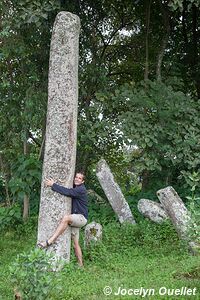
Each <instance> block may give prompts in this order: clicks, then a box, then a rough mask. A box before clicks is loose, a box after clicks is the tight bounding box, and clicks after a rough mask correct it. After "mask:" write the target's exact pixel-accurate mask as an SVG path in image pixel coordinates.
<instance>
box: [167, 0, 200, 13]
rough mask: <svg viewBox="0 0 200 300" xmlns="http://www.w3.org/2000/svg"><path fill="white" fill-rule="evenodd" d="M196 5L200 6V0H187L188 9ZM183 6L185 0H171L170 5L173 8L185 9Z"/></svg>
mask: <svg viewBox="0 0 200 300" xmlns="http://www.w3.org/2000/svg"><path fill="white" fill-rule="evenodd" d="M193 5H195V6H196V7H199V0H189V1H187V9H188V10H191V8H192V6H193ZM183 6H184V1H183V0H171V1H170V2H169V7H170V8H171V9H172V10H176V9H179V10H181V11H182V10H183Z"/></svg>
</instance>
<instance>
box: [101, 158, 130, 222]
mask: <svg viewBox="0 0 200 300" xmlns="http://www.w3.org/2000/svg"><path fill="white" fill-rule="evenodd" d="M96 174H97V177H98V180H99V183H100V184H101V187H102V189H103V190H104V193H105V194H106V196H107V198H108V200H109V202H110V204H111V206H112V208H113V210H114V211H115V213H116V214H117V216H118V218H119V221H120V223H123V222H129V223H132V224H135V220H134V217H133V215H132V212H131V210H130V207H129V205H128V203H127V201H126V199H125V198H124V195H123V194H122V192H121V189H120V187H119V185H118V184H117V183H116V182H115V180H114V177H113V174H112V172H111V170H110V168H109V166H108V164H107V163H106V161H105V160H104V159H101V160H100V161H99V162H98V164H97V170H96Z"/></svg>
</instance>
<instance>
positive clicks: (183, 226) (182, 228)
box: [157, 186, 191, 239]
mask: <svg viewBox="0 0 200 300" xmlns="http://www.w3.org/2000/svg"><path fill="white" fill-rule="evenodd" d="M157 196H158V198H159V200H160V203H161V204H162V206H163V208H164V210H165V211H166V213H167V215H168V216H169V217H170V219H171V221H172V223H173V225H174V227H175V229H176V231H177V233H178V235H179V236H180V237H181V238H183V239H187V238H188V229H189V226H190V221H191V219H190V216H189V212H188V210H187V208H186V207H185V205H184V203H183V201H182V200H181V198H180V197H179V195H178V194H177V192H176V191H175V190H174V188H173V187H172V186H168V187H166V188H164V189H161V190H159V191H157Z"/></svg>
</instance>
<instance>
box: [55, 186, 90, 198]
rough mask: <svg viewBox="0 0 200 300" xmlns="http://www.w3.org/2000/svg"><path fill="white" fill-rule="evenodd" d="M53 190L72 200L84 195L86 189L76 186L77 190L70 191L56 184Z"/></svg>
mask: <svg viewBox="0 0 200 300" xmlns="http://www.w3.org/2000/svg"><path fill="white" fill-rule="evenodd" d="M51 188H52V190H53V191H55V192H57V193H60V194H61V195H65V196H67V197H71V198H79V197H81V195H83V194H84V189H83V188H82V187H81V186H76V187H75V188H70V189H68V188H66V187H64V186H61V185H59V184H57V183H54V184H53V185H52V187H51Z"/></svg>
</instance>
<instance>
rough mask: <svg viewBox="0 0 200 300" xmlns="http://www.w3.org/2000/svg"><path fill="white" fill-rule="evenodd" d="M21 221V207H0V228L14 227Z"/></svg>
mask: <svg viewBox="0 0 200 300" xmlns="http://www.w3.org/2000/svg"><path fill="white" fill-rule="evenodd" d="M21 223H22V216H21V208H20V206H19V205H17V204H16V205H13V206H11V207H3V206H1V207H0V230H5V229H8V228H16V226H17V225H19V224H21Z"/></svg>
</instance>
